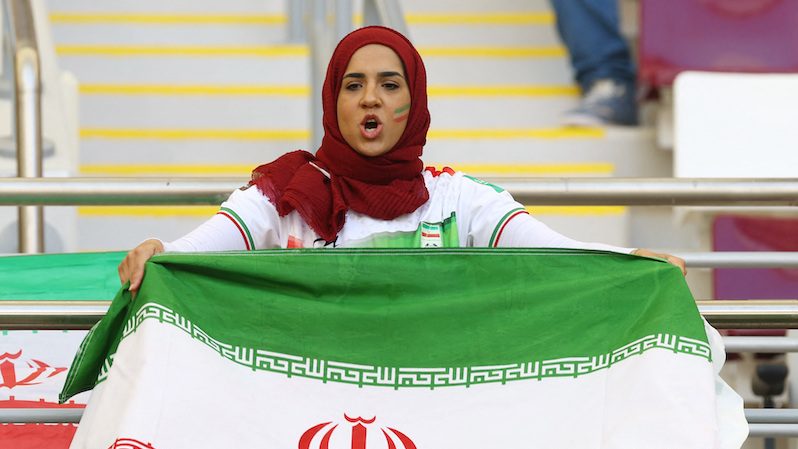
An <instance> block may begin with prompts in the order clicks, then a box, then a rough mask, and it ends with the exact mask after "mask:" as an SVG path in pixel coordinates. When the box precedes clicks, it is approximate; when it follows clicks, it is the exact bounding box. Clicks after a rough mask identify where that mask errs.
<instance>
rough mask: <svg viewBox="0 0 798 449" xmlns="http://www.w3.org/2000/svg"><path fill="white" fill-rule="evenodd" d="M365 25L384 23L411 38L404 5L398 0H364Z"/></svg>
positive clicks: (383, 24)
mask: <svg viewBox="0 0 798 449" xmlns="http://www.w3.org/2000/svg"><path fill="white" fill-rule="evenodd" d="M363 25H364V26H366V25H382V26H386V27H388V28H393V29H394V30H396V31H398V32H400V33H402V34H403V35H405V37H407V38H408V39H410V32H409V31H408V29H407V23H406V22H405V16H404V14H403V13H402V7H401V6H399V2H398V1H397V0H363Z"/></svg>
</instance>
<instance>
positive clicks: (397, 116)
mask: <svg viewBox="0 0 798 449" xmlns="http://www.w3.org/2000/svg"><path fill="white" fill-rule="evenodd" d="M409 116H410V103H407V104H406V105H404V106H402V107H399V108H396V109H395V110H394V111H393V121H394V122H396V123H399V122H403V121H405V120H407V117H409Z"/></svg>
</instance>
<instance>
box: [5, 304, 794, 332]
mask: <svg viewBox="0 0 798 449" xmlns="http://www.w3.org/2000/svg"><path fill="white" fill-rule="evenodd" d="M696 304H697V305H698V311H699V312H700V313H701V315H703V316H704V318H706V320H707V321H708V322H709V324H711V325H713V326H714V327H716V328H718V329H741V328H745V329H798V300H792V299H789V300H786V299H785V300H768V299H747V300H742V299H741V300H733V301H721V300H710V301H696ZM109 305H110V302H109V301H80V300H74V301H57V300H53V301H42V300H17V301H10V300H9V301H0V329H2V330H30V329H37V330H80V329H84V330H85V329H90V328H91V326H92V325H94V323H96V322H98V321H99V320H100V319H101V318H102V317H103V316H104V315H105V312H106V311H107V310H108V306H109Z"/></svg>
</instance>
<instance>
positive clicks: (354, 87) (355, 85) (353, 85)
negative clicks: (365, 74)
mask: <svg viewBox="0 0 798 449" xmlns="http://www.w3.org/2000/svg"><path fill="white" fill-rule="evenodd" d="M359 88H360V83H349V84H347V85H346V90H357V89H359Z"/></svg>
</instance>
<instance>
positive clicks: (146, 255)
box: [117, 239, 163, 296]
mask: <svg viewBox="0 0 798 449" xmlns="http://www.w3.org/2000/svg"><path fill="white" fill-rule="evenodd" d="M162 252H163V244H162V243H161V241H160V240H156V239H150V240H145V241H144V242H142V243H141V244H140V245H139V246H137V247H135V248H133V249H132V250H131V251H130V252H129V253H127V256H125V259H124V260H123V261H122V263H120V264H119V267H118V268H117V271H119V280H120V281H122V284H124V283H125V282H127V281H130V291H131V292H132V293H134V296H135V292H137V291H138V290H139V287H140V286H141V281H142V279H144V264H145V263H147V261H148V260H150V258H151V257H152V256H154V255H156V254H158V253H162Z"/></svg>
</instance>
